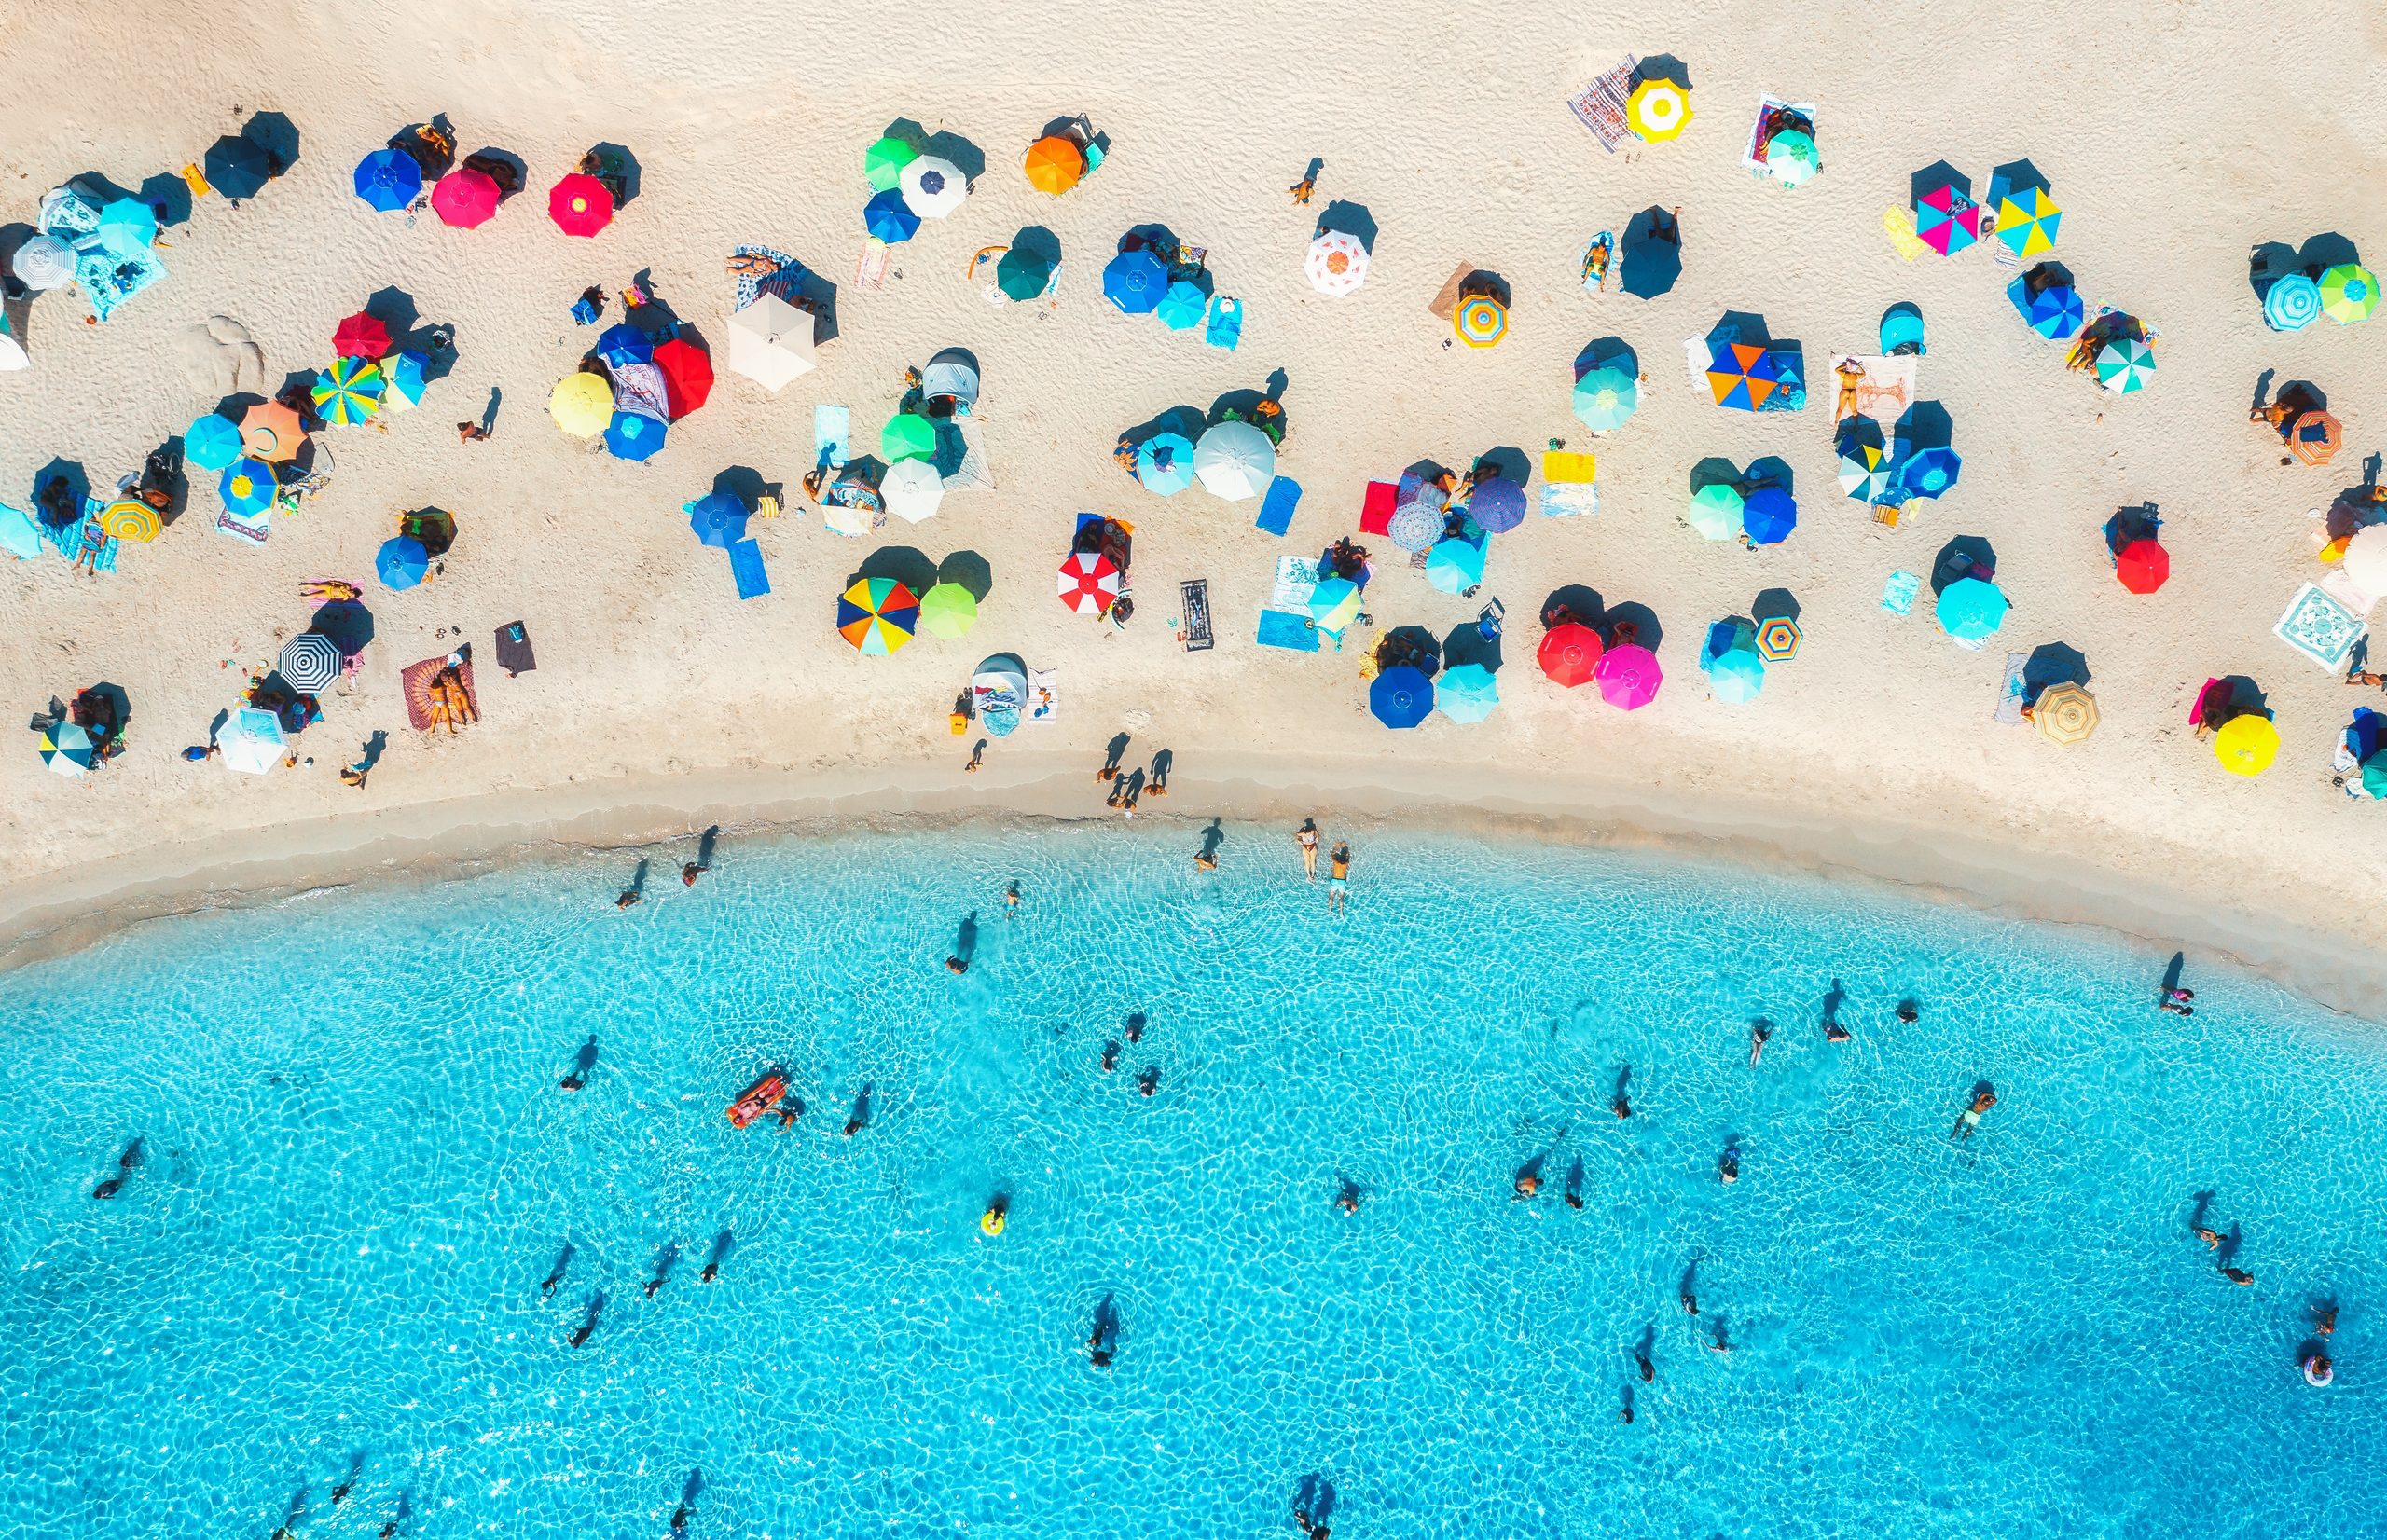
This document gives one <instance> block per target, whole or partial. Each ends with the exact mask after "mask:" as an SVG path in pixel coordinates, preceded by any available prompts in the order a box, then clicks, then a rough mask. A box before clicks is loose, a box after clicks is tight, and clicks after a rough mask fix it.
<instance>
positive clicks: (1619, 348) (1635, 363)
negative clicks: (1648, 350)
mask: <svg viewBox="0 0 2387 1540" xmlns="http://www.w3.org/2000/svg"><path fill="white" fill-rule="evenodd" d="M1601 368H1607V369H1614V370H1616V371H1617V372H1618V373H1620V374H1621V375H1623V376H1624V377H1625V378H1628V379H1638V378H1640V377H1641V357H1640V355H1639V354H1638V353H1635V351H1633V345H1632V344H1631V343H1629V342H1627V341H1625V340H1624V338H1622V337H1594V338H1592V339H1591V340H1590V341H1589V342H1586V343H1584V344H1583V351H1581V352H1580V353H1577V354H1576V355H1575V378H1577V379H1580V378H1583V377H1584V376H1585V375H1587V374H1590V373H1591V372H1592V371H1593V370H1594V369H1601Z"/></svg>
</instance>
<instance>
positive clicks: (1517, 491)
mask: <svg viewBox="0 0 2387 1540" xmlns="http://www.w3.org/2000/svg"><path fill="white" fill-rule="evenodd" d="M1467 516H1468V517H1469V518H1471V519H1473V520H1475V523H1476V527H1477V528H1478V529H1483V531H1484V532H1485V533H1487V534H1495V535H1505V534H1507V533H1508V532H1509V531H1510V530H1511V529H1515V528H1516V527H1517V526H1518V525H1520V524H1523V523H1524V522H1525V488H1524V486H1523V485H1522V484H1520V483H1518V482H1514V481H1511V480H1510V479H1509V478H1508V477H1506V476H1495V477H1493V478H1492V479H1491V480H1489V481H1481V482H1478V483H1476V486H1475V490H1474V491H1473V492H1472V493H1471V494H1470V495H1469V498H1468V500H1467Z"/></svg>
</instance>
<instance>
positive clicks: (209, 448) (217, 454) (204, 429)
mask: <svg viewBox="0 0 2387 1540" xmlns="http://www.w3.org/2000/svg"><path fill="white" fill-rule="evenodd" d="M183 458H184V459H185V460H186V461H190V462H191V463H192V464H193V465H196V466H198V467H199V468H200V470H202V471H220V470H222V469H223V468H224V467H225V466H227V465H229V464H231V463H232V461H236V460H238V459H240V458H241V428H240V424H238V423H236V422H234V421H233V420H232V419H230V418H228V417H225V416H223V415H221V414H220V413H216V412H210V413H208V414H207V415H206V416H204V417H201V418H197V419H193V420H192V422H191V425H190V426H189V427H188V428H186V429H185V430H183Z"/></svg>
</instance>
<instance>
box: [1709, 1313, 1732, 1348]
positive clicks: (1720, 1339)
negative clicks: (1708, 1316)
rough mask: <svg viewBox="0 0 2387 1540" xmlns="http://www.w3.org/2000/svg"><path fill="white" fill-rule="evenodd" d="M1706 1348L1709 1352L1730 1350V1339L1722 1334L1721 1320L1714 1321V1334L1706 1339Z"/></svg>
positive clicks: (1722, 1325) (1722, 1324)
mask: <svg viewBox="0 0 2387 1540" xmlns="http://www.w3.org/2000/svg"><path fill="white" fill-rule="evenodd" d="M1707 1349H1708V1351H1709V1352H1711V1353H1730V1352H1732V1340H1731V1339H1730V1338H1728V1337H1726V1336H1725V1335H1724V1323H1723V1322H1721V1321H1718V1322H1717V1323H1716V1335H1715V1336H1713V1337H1711V1338H1709V1339H1708V1340H1707Z"/></svg>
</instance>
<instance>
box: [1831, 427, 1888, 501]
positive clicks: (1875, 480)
mask: <svg viewBox="0 0 2387 1540" xmlns="http://www.w3.org/2000/svg"><path fill="white" fill-rule="evenodd" d="M1890 482H1891V476H1890V457H1889V456H1888V455H1887V454H1885V453H1883V450H1882V447H1881V446H1880V445H1879V444H1867V443H1864V442H1863V441H1861V440H1859V441H1856V442H1853V443H1847V444H1844V445H1842V449H1841V456H1840V489H1841V490H1842V491H1843V492H1846V493H1847V494H1848V495H1849V496H1850V497H1853V498H1855V499H1856V501H1857V502H1896V501H1897V499H1896V498H1895V497H1894V496H1893V495H1892V494H1891V491H1890Z"/></svg>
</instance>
